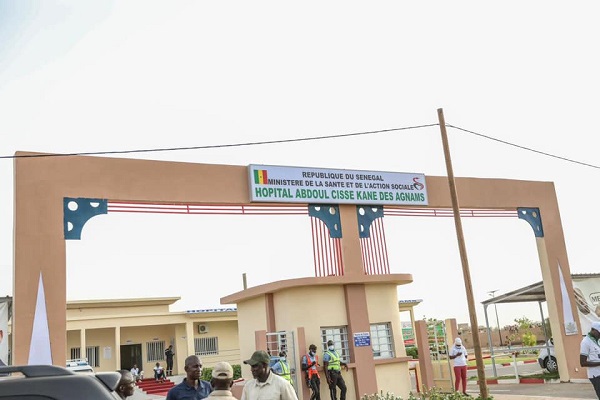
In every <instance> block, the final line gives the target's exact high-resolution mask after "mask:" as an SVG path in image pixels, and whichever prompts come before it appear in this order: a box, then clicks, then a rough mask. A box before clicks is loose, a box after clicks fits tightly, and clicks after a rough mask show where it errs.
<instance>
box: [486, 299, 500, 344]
mask: <svg viewBox="0 0 600 400" xmlns="http://www.w3.org/2000/svg"><path fill="white" fill-rule="evenodd" d="M497 291H498V289H496V290H490V291H489V292H488V294H489V295H490V296H492V298H494V297H496V296H495V294H496V292H497ZM494 310H495V311H496V324H497V325H498V336H499V337H500V346H503V344H502V332H501V331H500V321H499V320H498V307H496V303H494Z"/></svg>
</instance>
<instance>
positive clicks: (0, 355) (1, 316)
mask: <svg viewBox="0 0 600 400" xmlns="http://www.w3.org/2000/svg"><path fill="white" fill-rule="evenodd" d="M6 364H8V303H6V302H2V303H0V365H6Z"/></svg>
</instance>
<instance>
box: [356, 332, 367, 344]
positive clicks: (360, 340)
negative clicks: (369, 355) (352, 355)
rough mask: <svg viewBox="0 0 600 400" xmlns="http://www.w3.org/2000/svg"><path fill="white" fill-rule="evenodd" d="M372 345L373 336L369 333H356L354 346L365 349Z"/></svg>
mask: <svg viewBox="0 0 600 400" xmlns="http://www.w3.org/2000/svg"><path fill="white" fill-rule="evenodd" d="M370 345H371V334H370V333H369V332H356V333H355V334H354V346H355V347H363V346H370Z"/></svg>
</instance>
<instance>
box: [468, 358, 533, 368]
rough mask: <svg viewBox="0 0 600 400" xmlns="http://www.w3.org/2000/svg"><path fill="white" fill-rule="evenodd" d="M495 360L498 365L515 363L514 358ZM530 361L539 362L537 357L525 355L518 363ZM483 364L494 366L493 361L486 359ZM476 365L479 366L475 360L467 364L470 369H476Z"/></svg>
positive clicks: (518, 359)
mask: <svg viewBox="0 0 600 400" xmlns="http://www.w3.org/2000/svg"><path fill="white" fill-rule="evenodd" d="M495 358H496V365H500V364H507V363H511V362H513V358H512V357H495ZM530 360H535V361H536V362H537V356H536V355H524V356H519V357H517V361H530ZM483 364H484V365H492V359H491V358H484V359H483ZM476 365H477V362H476V361H475V360H471V361H469V362H468V364H467V366H468V367H474V366H476Z"/></svg>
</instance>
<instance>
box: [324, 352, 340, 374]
mask: <svg viewBox="0 0 600 400" xmlns="http://www.w3.org/2000/svg"><path fill="white" fill-rule="evenodd" d="M325 353H327V354H329V365H327V369H329V370H334V371H341V370H342V367H341V366H340V356H339V354H338V353H337V351H335V350H334V351H330V350H327V351H325Z"/></svg>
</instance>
